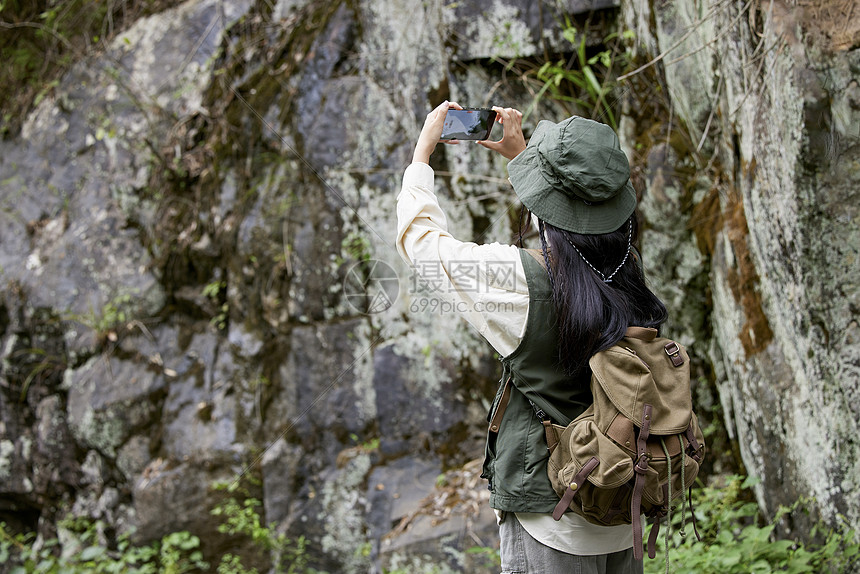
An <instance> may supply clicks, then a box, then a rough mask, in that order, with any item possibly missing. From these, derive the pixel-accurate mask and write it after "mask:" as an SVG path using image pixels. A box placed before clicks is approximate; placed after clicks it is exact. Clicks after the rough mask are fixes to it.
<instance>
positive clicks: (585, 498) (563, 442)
mask: <svg viewBox="0 0 860 574" xmlns="http://www.w3.org/2000/svg"><path fill="white" fill-rule="evenodd" d="M592 461H596V464H595V462H592ZM587 465H588V466H589V467H590V468H589V472H588V473H587V476H586V477H585V480H583V479H582V477H578V475H580V474H581V471H582V470H583V468H584V467H586V466H587ZM547 470H548V474H549V477H550V482H552V485H553V489H554V490H555V491H556V493H558V495H559V496H560V497H562V499H563V500H564V499H565V494H566V493H567V492H568V490H569V489H572V488H574V486H573V485H574V484H576V486H575V494H576V496H575V498H571V496H572V494H573V493H569V495H568V496H567V499H569V500H571V502H570V504H569V508H570V509H571V510H573V511H574V512H576V513H577V514H580V515H582V516H584V517H585V518H586V519H588V520H589V521H590V522H593V523H595V524H605V525H610V524H624V523H629V522H630V519H629V506H628V508H627V510H628V512H627V513H626V514H627V516H626V517H624V516H619V515H618V514H619V513H618V512H615V511H613V510H614V507H616V506H619V504H618V503H619V500H620V499H619V497H618V489H619V488H621V489H622V490H624V491H626V490H629V489H628V487H627V486H626V484H627V483H628V482H629V481H630V480H631V478H633V460H632V459H631V457H630V456H629V455H628V454H627V453H626V452H624V450H623V449H622V448H620V447H619V446H618V445H617V444H615V442H614V441H612V440H611V439H610V438H608V437H606V436H605V435H604V434H603V433H601V432H600V431H599V430H598V429H597V426H596V425H595V423H594V419H593V417H585V418H583V417H580V418H578V419H577V420H576V421H575V422H574V423H571V424H570V425H568V427H567V428H566V429H565V430H564V432H563V433H562V435H561V438H560V442H559V445H558V448H556V449H555V451H554V452H553V454H552V456H550V458H549V462H548V464H547ZM577 479H579V480H577ZM628 500H629V498H628ZM618 510H620V511H622V512H623V510H624V506H623V505H621V507H620V508H619V509H618Z"/></svg>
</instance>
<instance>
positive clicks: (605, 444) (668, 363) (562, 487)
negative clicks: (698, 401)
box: [538, 327, 705, 560]
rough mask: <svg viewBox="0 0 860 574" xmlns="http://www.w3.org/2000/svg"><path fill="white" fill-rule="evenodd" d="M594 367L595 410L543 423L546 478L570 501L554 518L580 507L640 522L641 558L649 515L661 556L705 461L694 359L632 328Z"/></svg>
mask: <svg viewBox="0 0 860 574" xmlns="http://www.w3.org/2000/svg"><path fill="white" fill-rule="evenodd" d="M589 365H590V367H591V370H592V373H593V374H592V378H591V392H592V394H593V395H594V403H593V404H592V405H591V406H590V407H589V408H588V410H586V411H585V412H584V413H582V415H580V416H579V417H577V418H576V419H574V420H573V421H572V422H571V423H570V424H569V425H567V426H566V427H562V426H560V425H555V424H552V423H551V422H550V421H549V420H548V419H547V418H546V417H543V421H542V422H543V424H544V427H545V428H546V431H547V433H546V434H547V446H548V447H549V449H550V453H551V454H550V458H549V462H548V465H547V472H548V474H549V479H550V482H551V483H552V485H553V488H554V489H555V491H556V492H557V493H558V495H559V496H560V497H561V500H560V501H559V503H558V505H557V506H556V508H555V512H553V517H554V518H555V519H556V520H559V519H560V518H561V516H562V515H563V514H564V513H565V512H566V511H567V510H571V511H573V512H575V513H577V514H579V515H581V516H583V517H584V518H585V519H586V520H588V521H589V522H591V523H594V524H600V525H604V526H614V525H619V524H632V526H633V544H634V546H633V552H634V556H635V558H636V559H637V560H641V559H642V555H643V551H642V524H641V515H642V514H645V515H646V516H647V517H649V518H651V519H652V524H653V526H652V528H651V533H650V535H649V539H648V555H649V556H650V557H651V558H654V556H655V553H656V552H655V543H656V539H657V533H658V532H659V520H660V518H662V517H663V516H665V515H666V514H668V513H669V512H670V508H671V507H670V503H671V501H672V500H675V499H677V498H682V508H683V504H684V502H685V501H684V500H683V497H684V496H685V491H687V490H688V489H690V492H691V493H692V488H691V486H692V484H693V481H694V480H695V478H696V475H697V474H698V472H699V465H700V463H701V462H702V458H703V456H704V448H705V441H704V437H703V435H702V431H701V430H700V429H699V424H698V420H697V419H696V415H695V414H694V413H693V405H692V397H691V394H690V358H689V356H688V355H687V352H686V350H685V349H684V348H683V347H682V346H681V345H679V344H678V343H676V342H674V341H671V340H669V339H665V338H662V337H657V331H656V329H646V328H642V327H631V328H629V329H628V330H627V333H626V334H625V337H624V338H623V339H622V340H621V341H620V342H618V343H617V344H616V345H614V346H613V347H610V348H609V349H606V350H604V351H601V352H599V353H597V354H595V355H594V356H593V357H592V358H591V359H590V360H589ZM540 414H541V413H538V416H539V417H540ZM691 515H692V512H691ZM670 519H671V516H670ZM694 521H695V517H694ZM694 528H695V522H694Z"/></svg>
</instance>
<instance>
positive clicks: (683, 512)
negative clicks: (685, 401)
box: [678, 435, 692, 540]
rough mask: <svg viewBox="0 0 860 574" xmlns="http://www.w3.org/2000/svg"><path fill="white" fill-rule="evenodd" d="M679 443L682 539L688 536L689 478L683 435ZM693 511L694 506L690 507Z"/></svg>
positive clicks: (679, 438) (679, 437) (679, 436)
mask: <svg viewBox="0 0 860 574" xmlns="http://www.w3.org/2000/svg"><path fill="white" fill-rule="evenodd" d="M678 443H679V444H680V445H681V532H679V533H678V534H680V535H681V539H682V540H683V539H686V538H687V497H686V496H684V489H685V488H686V487H687V479H686V477H685V476H684V468H686V466H687V464H686V462H687V459H686V455H685V454H684V440H683V439H682V438H681V435H678ZM690 511H691V512H692V508H691V509H690Z"/></svg>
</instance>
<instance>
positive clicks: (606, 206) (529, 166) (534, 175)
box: [508, 120, 636, 235]
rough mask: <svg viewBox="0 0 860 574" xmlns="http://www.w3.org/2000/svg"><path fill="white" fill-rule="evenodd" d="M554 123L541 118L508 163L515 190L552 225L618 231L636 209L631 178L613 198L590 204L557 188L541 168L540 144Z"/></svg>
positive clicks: (587, 231) (591, 232)
mask: <svg viewBox="0 0 860 574" xmlns="http://www.w3.org/2000/svg"><path fill="white" fill-rule="evenodd" d="M554 126H555V124H553V123H552V122H548V121H546V120H544V121H541V122H540V123H539V124H538V125H537V127H536V128H535V131H534V133H533V134H532V137H531V139H530V140H529V145H528V146H527V147H526V149H525V150H523V151H522V152H520V154H519V155H518V156H516V157H515V158H514V159H512V160H511V161H510V162H509V163H508V177H509V178H510V181H511V184H512V185H513V186H514V192H515V193H516V194H517V197H519V198H520V201H521V202H522V204H523V205H525V206H526V208H527V209H528V210H529V211H531V212H532V213H533V214H534V215H535V216H537V217H538V218H540V219H542V220H543V221H544V222H546V223H549V224H550V225H552V226H553V227H557V228H559V229H564V230H566V231H571V232H573V233H582V234H585V235H598V234H602V233H611V232H613V231H615V230H616V229H618V228H619V227H621V226H622V225H624V223H625V222H626V221H627V220H628V219H629V218H630V216H631V215H632V214H633V212H634V211H635V210H636V190H635V189H633V184H632V183H631V182H630V180H629V179H628V180H627V183H626V184H625V185H624V187H623V188H622V189H621V191H619V192H618V193H617V194H615V195H614V196H613V197H612V198H610V199H608V200H606V201H602V202H600V203H591V204H587V203H585V202H584V201H582V200H581V199H577V198H574V197H570V196H569V195H567V194H566V193H564V192H563V191H562V190H559V189H556V188H555V186H554V185H553V184H552V183H551V182H550V181H548V180H547V179H546V178H545V177H544V175H543V172H542V170H541V169H539V168H538V166H539V165H540V158H539V157H538V144H540V142H541V140H542V139H543V138H544V137H545V136H546V134H547V133H548V130H549V129H550V128H552V127H554Z"/></svg>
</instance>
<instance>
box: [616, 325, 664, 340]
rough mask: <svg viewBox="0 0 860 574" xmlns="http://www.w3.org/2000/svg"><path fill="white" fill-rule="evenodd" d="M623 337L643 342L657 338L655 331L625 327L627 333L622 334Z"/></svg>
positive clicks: (647, 328)
mask: <svg viewBox="0 0 860 574" xmlns="http://www.w3.org/2000/svg"><path fill="white" fill-rule="evenodd" d="M624 336H625V337H631V338H633V339H641V340H643V341H653V340H654V339H656V338H657V329H652V328H650V327H627V332H625V333H624Z"/></svg>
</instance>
